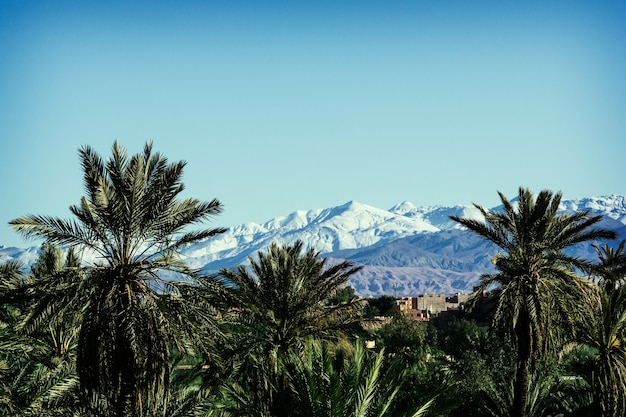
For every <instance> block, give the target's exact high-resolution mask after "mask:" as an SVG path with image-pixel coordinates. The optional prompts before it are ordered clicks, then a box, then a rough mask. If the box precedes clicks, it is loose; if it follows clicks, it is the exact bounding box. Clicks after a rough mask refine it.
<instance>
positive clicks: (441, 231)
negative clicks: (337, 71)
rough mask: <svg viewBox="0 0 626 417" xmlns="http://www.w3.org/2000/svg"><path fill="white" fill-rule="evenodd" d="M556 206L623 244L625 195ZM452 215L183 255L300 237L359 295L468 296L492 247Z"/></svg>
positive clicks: (290, 227) (315, 225)
mask: <svg viewBox="0 0 626 417" xmlns="http://www.w3.org/2000/svg"><path fill="white" fill-rule="evenodd" d="M560 208H561V210H562V211H563V212H571V211H576V210H589V211H590V212H592V213H594V214H601V215H603V220H602V222H601V224H600V226H602V227H605V228H609V229H612V230H615V231H616V232H617V233H618V235H619V239H620V240H622V239H626V196H620V195H611V196H602V197H589V198H582V199H576V200H563V201H562V202H561V207H560ZM498 209H500V207H494V208H491V210H498ZM450 215H456V216H461V217H473V218H480V217H481V215H480V212H479V211H478V210H477V209H476V208H475V207H473V206H461V205H458V206H454V207H443V206H429V207H418V206H415V205H414V204H412V203H409V202H406V201H405V202H402V203H400V204H397V205H395V206H393V207H391V208H390V209H388V210H384V209H379V208H376V207H372V206H369V205H366V204H361V203H358V202H356V201H349V202H347V203H346V204H343V205H340V206H336V207H331V208H326V209H313V210H308V211H296V212H293V213H291V214H289V215H287V216H281V217H276V218H274V219H272V220H270V221H268V222H266V223H263V224H256V223H247V224H242V225H239V226H236V227H232V228H230V229H229V230H227V231H226V232H225V233H223V234H221V235H218V236H216V237H213V238H210V239H208V240H206V241H203V242H198V243H196V244H193V245H189V246H187V247H186V248H184V250H183V251H182V253H183V256H184V257H185V258H186V260H187V262H188V263H189V264H190V265H191V266H192V267H195V268H201V269H203V270H204V271H207V272H214V271H218V270H219V269H220V268H223V267H226V268H232V267H234V266H235V265H239V264H246V263H247V262H248V257H249V256H252V257H253V258H254V257H256V254H257V252H258V251H259V250H263V249H264V248H266V247H267V246H268V245H269V244H270V243H272V242H277V243H279V244H285V243H293V242H295V241H296V240H302V241H303V242H304V243H305V245H307V246H310V247H313V248H315V249H316V250H317V251H319V252H320V254H321V256H322V257H324V258H327V261H328V262H329V263H332V262H339V261H341V260H349V261H352V262H354V263H356V264H358V265H362V266H363V268H362V269H361V270H360V271H359V272H358V273H356V274H355V275H353V276H352V278H351V280H350V285H351V286H352V287H354V289H355V291H356V293H357V294H359V295H362V296H380V295H383V294H387V295H395V296H415V295H419V294H425V293H444V294H455V293H466V292H470V291H471V290H472V288H473V287H474V286H475V285H476V284H477V283H478V281H479V280H480V276H481V274H483V273H489V272H492V271H493V265H492V264H491V258H492V257H493V256H494V255H495V253H496V249H495V247H494V246H493V245H492V244H491V243H489V242H487V241H485V240H483V239H481V238H479V237H477V236H475V235H474V234H473V233H471V232H468V231H467V230H464V229H463V228H462V227H460V225H459V224H457V223H455V222H453V221H452V220H450V218H449V216H450ZM602 243H604V242H602ZM608 243H609V244H611V242H608ZM38 250H39V248H37V247H31V248H26V249H21V248H5V247H2V246H0V262H2V261H6V260H9V259H18V260H20V261H22V262H23V263H24V264H26V265H28V264H30V263H32V262H33V261H34V260H35V259H36V258H37V255H38ZM572 252H573V253H574V254H575V255H576V256H580V257H582V258H585V259H593V260H595V259H597V255H596V252H595V250H594V249H593V248H592V247H591V246H590V245H589V244H583V245H578V246H576V247H574V248H572Z"/></svg>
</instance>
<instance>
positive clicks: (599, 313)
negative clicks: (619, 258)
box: [580, 286, 626, 417]
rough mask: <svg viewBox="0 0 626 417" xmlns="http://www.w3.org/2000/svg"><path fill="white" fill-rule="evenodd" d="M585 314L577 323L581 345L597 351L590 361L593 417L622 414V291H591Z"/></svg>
mask: <svg viewBox="0 0 626 417" xmlns="http://www.w3.org/2000/svg"><path fill="white" fill-rule="evenodd" d="M584 306H585V307H586V310H587V311H586V313H585V314H583V315H582V317H581V320H580V327H581V341H582V342H583V343H585V344H587V345H589V346H591V347H593V348H594V349H596V350H597V353H596V355H595V357H594V358H593V361H592V364H593V373H592V376H591V381H590V383H591V386H592V388H593V392H594V405H595V411H596V415H598V416H602V417H616V416H623V415H624V414H625V413H626V393H625V392H624V387H625V386H626V348H625V346H624V343H625V342H626V337H625V336H626V287H618V288H616V289H612V290H610V291H607V290H606V289H605V288H603V287H602V286H598V287H594V288H591V289H590V290H589V292H588V294H587V297H586V298H585V299H584Z"/></svg>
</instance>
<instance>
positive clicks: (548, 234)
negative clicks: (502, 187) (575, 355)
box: [451, 188, 615, 416]
mask: <svg viewBox="0 0 626 417" xmlns="http://www.w3.org/2000/svg"><path fill="white" fill-rule="evenodd" d="M499 195H500V199H501V201H502V205H503V210H502V211H491V212H489V211H487V210H486V209H484V208H483V207H481V206H479V205H476V204H475V207H476V208H477V209H478V210H480V212H481V213H482V215H483V216H484V220H477V219H471V218H460V217H457V216H451V219H452V220H454V221H457V222H459V223H460V224H462V225H463V226H465V227H467V228H468V229H470V230H471V231H473V232H475V233H477V234H478V235H480V236H482V237H483V238H485V239H488V240H490V241H491V242H493V243H495V244H496V245H497V246H498V248H499V249H500V252H499V253H498V254H497V255H496V256H495V257H494V259H493V263H494V265H495V267H496V271H497V272H496V273H494V274H487V275H483V277H482V282H481V286H480V288H479V290H478V291H477V293H482V292H483V291H485V290H486V289H487V288H490V287H494V286H495V287H496V293H497V297H498V301H497V306H496V311H495V314H494V325H496V326H499V327H500V328H503V329H506V330H507V331H508V332H509V333H510V334H511V335H512V336H513V337H514V340H515V343H516V346H517V375H516V381H515V394H514V402H513V410H512V411H513V415H514V416H524V415H525V414H526V402H527V398H526V395H527V387H528V382H529V381H528V375H529V367H533V364H534V362H535V360H536V358H538V357H539V356H541V355H542V354H543V353H544V352H546V351H547V350H548V349H549V347H550V342H552V341H553V340H554V336H555V334H554V333H555V332H556V331H558V329H559V328H560V327H561V326H560V325H561V324H563V323H564V321H566V320H567V318H568V317H569V315H570V313H571V311H572V308H573V307H572V306H573V303H574V302H575V300H576V297H580V296H581V294H582V292H581V290H582V289H583V288H584V287H585V286H586V285H587V283H586V282H585V281H584V280H583V279H582V278H580V277H579V276H578V275H576V273H575V272H574V271H575V269H576V268H584V267H588V266H589V263H588V262H586V261H583V260H581V259H578V258H576V257H574V256H570V255H567V254H566V253H565V252H564V251H565V249H567V248H569V247H571V246H572V245H575V244H577V243H581V242H586V241H593V240H596V239H607V238H609V239H612V238H614V237H615V233H614V232H612V231H609V230H605V229H601V228H591V226H593V225H595V224H596V223H597V222H599V221H600V220H601V216H594V215H591V214H590V213H589V212H587V211H577V212H574V213H561V214H560V213H559V212H558V209H559V204H560V202H561V193H557V194H553V193H552V192H551V191H548V190H543V191H541V192H540V193H539V194H538V195H537V196H536V197H535V196H534V195H533V194H532V193H531V191H530V190H528V189H524V188H520V189H519V195H518V201H517V203H516V204H515V203H513V202H510V201H509V200H508V199H507V198H506V197H505V196H504V195H503V194H502V193H499Z"/></svg>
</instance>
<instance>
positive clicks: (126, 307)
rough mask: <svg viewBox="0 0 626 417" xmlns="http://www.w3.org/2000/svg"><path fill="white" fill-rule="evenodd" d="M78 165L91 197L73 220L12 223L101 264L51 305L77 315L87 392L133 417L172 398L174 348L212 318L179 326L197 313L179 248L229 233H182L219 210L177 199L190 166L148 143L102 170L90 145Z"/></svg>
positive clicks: (56, 294) (63, 285) (66, 285)
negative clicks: (186, 289) (187, 293)
mask: <svg viewBox="0 0 626 417" xmlns="http://www.w3.org/2000/svg"><path fill="white" fill-rule="evenodd" d="M79 156H80V161H81V165H82V168H83V177H84V187H85V191H86V194H87V196H86V197H83V198H82V199H81V201H80V204H78V205H73V206H71V207H70V211H71V212H72V214H73V215H74V216H75V218H74V219H73V220H64V219H59V218H55V217H50V216H38V215H29V216H26V217H22V218H18V219H15V220H13V221H11V222H10V224H11V225H12V226H13V227H14V229H15V230H16V231H17V232H18V233H20V234H22V235H23V236H25V237H38V238H44V239H45V240H46V241H48V242H51V243H55V244H58V245H61V246H69V247H76V248H77V249H79V250H82V251H84V253H86V254H88V255H89V256H91V257H92V259H96V261H95V262H93V263H91V264H87V266H86V267H85V274H84V275H85V279H82V278H77V279H73V280H71V281H70V282H61V281H60V280H59V282H58V285H56V286H53V285H52V284H51V285H50V287H49V290H50V291H51V293H50V297H49V300H50V302H51V303H52V304H55V305H56V306H60V305H63V306H64V307H63V308H61V309H60V310H61V311H62V310H64V309H67V308H77V309H80V313H81V316H82V322H81V324H80V333H79V339H78V344H77V362H76V366H77V371H78V375H79V377H80V384H81V387H82V388H83V389H84V390H85V391H86V392H87V394H88V396H90V397H91V396H94V395H95V396H97V398H99V401H105V403H107V404H108V408H109V409H110V413H111V414H112V415H115V416H132V415H135V413H136V412H139V413H140V412H141V411H142V408H143V407H144V406H145V405H148V404H156V403H157V402H158V401H159V399H160V398H163V397H164V398H167V393H168V381H169V365H170V364H169V349H170V343H175V344H176V346H177V348H179V349H180V350H181V351H185V350H186V349H187V348H188V347H187V345H185V344H183V343H182V342H181V340H182V338H183V336H184V334H185V333H193V331H192V329H191V326H192V325H193V324H195V321H196V320H197V319H199V318H207V315H208V313H207V312H195V314H193V315H189V316H188V317H187V318H185V319H183V318H182V317H181V314H182V313H183V312H184V309H188V308H191V307H189V306H188V305H186V304H185V301H186V300H185V299H184V297H183V296H182V295H181V290H180V288H181V286H182V285H183V284H181V282H182V281H183V280H188V281H189V280H193V277H194V275H195V271H193V270H191V269H190V268H188V267H187V266H186V264H185V263H184V261H183V260H182V259H181V257H180V256H179V249H180V248H181V247H183V246H184V245H186V244H189V243H194V242H197V241H200V240H204V239H207V238H209V237H212V236H215V235H216V234H219V233H222V232H223V231H224V229H222V228H213V229H204V230H200V231H190V232H184V229H185V228H186V227H187V226H189V225H193V224H197V223H199V222H202V221H205V220H207V219H208V218H210V217H212V216H213V215H216V214H218V213H220V212H221V210H222V205H221V203H220V202H219V201H218V200H212V201H210V202H200V201H198V200H196V199H192V198H186V199H179V195H180V193H181V192H182V191H183V189H184V186H183V183H182V182H181V177H182V173H183V168H184V166H185V162H184V161H180V162H176V163H169V162H168V160H167V158H165V157H164V156H162V155H161V154H159V153H153V152H152V144H151V143H150V142H147V143H146V144H145V146H144V149H143V153H139V154H136V155H134V156H132V157H130V158H129V157H128V156H127V155H126V151H125V150H124V149H123V148H122V147H121V146H119V145H118V143H117V142H115V143H114V145H113V151H112V156H111V157H110V158H109V159H108V160H107V161H106V162H104V161H103V160H102V158H101V157H100V156H99V155H98V154H97V153H96V152H95V151H94V150H93V149H92V148H91V147H89V146H84V147H82V148H81V149H80V150H79ZM66 281H67V280H66ZM43 307H44V306H43V305H42V309H40V311H47V310H46V309H44V308H43ZM185 331H187V332H185Z"/></svg>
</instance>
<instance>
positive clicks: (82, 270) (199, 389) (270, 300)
mask: <svg viewBox="0 0 626 417" xmlns="http://www.w3.org/2000/svg"><path fill="white" fill-rule="evenodd" d="M79 155H80V160H81V165H82V168H83V175H84V184H85V193H86V197H84V198H83V199H81V201H80V203H79V204H78V205H75V206H72V207H70V210H71V212H72V214H73V215H74V219H72V220H63V219H57V218H52V217H46V216H34V215H31V216H26V217H23V218H19V219H15V220H13V221H12V222H11V224H12V225H13V227H14V228H15V230H16V231H17V232H18V233H21V234H23V235H24V236H26V237H38V238H43V239H44V240H45V243H44V244H43V246H42V248H41V251H40V255H39V259H38V260H37V262H35V263H34V265H33V266H32V267H30V268H29V269H28V270H26V269H25V268H24V266H23V265H20V264H18V263H16V262H8V263H5V264H2V265H0V414H1V415H4V416H94V417H95V416H103V417H104V416H107V417H109V416H110V417H124V416H142V417H144V416H145V417H148V416H172V417H175V416H181V417H182V416H259V417H260V416H267V417H269V416H421V415H424V416H447V417H454V416H470V417H471V416H506V415H513V416H623V415H625V414H626V393H625V389H624V387H625V386H626V351H625V348H624V338H625V336H626V285H624V282H625V281H626V253H625V252H624V242H622V243H621V244H619V245H617V246H615V247H613V246H609V245H608V244H607V243H604V242H602V240H604V239H612V238H614V237H615V236H614V233H613V232H611V231H608V230H603V229H601V228H598V227H597V223H598V221H599V220H600V218H599V217H597V216H592V215H590V214H589V213H587V212H582V211H581V212H576V213H573V214H560V213H557V208H558V205H559V202H560V199H561V195H560V194H558V193H557V194H553V193H552V192H550V191H542V192H540V193H539V194H538V195H536V196H535V195H533V194H532V193H531V192H530V191H529V190H526V189H523V188H521V189H520V190H519V195H518V199H517V201H516V202H515V203H512V202H510V201H509V200H508V199H507V198H506V197H505V196H504V195H502V194H501V195H500V197H501V200H502V203H503V207H504V209H503V211H501V212H489V211H487V210H485V209H484V208H482V207H480V206H477V208H478V209H479V210H480V211H481V212H482V214H483V216H484V221H477V220H472V219H465V218H456V217H455V218H453V220H455V221H457V222H459V223H461V224H462V225H464V226H466V227H467V229H468V230H469V231H468V233H471V232H474V233H477V234H479V235H480V236H482V237H484V238H486V239H488V240H490V241H491V242H493V243H494V244H495V245H497V247H498V248H499V253H498V255H497V256H496V257H495V258H494V260H493V262H494V265H495V267H496V272H495V273H493V274H486V275H484V276H483V278H482V285H481V286H480V287H479V288H477V290H476V292H475V294H474V295H473V297H472V299H471V300H470V302H469V303H468V304H467V305H466V306H465V308H464V309H463V310H461V311H458V313H457V314H456V316H455V317H454V318H453V319H452V320H443V319H441V318H436V317H435V318H433V319H431V320H430V321H424V322H422V321H415V320H412V319H410V318H409V316H408V315H405V314H403V313H402V312H401V311H400V310H399V309H398V308H397V305H396V303H395V299H394V298H393V297H390V296H383V297H380V298H377V299H370V300H365V299H361V298H359V297H358V296H357V295H355V294H354V290H353V289H352V288H351V287H349V286H347V283H348V280H349V278H350V276H351V275H352V274H353V273H354V272H356V271H357V270H358V269H359V268H358V267H356V266H355V265H353V264H352V263H350V262H343V263H338V264H330V263H328V262H327V261H326V260H325V259H322V258H320V256H319V253H318V252H316V251H315V249H313V248H308V249H307V248H304V245H303V243H302V242H296V243H295V244H292V245H282V246H281V245H279V244H273V245H271V246H270V247H268V248H267V249H266V250H265V251H262V252H260V253H258V254H257V255H256V256H255V257H253V258H251V259H249V264H246V265H245V266H244V265H241V266H238V267H236V268H234V269H223V270H222V271H220V273H219V274H215V275H209V276H207V275H205V274H203V273H202V272H201V271H197V270H193V269H191V268H189V267H188V266H187V265H186V264H185V262H184V259H182V258H181V256H180V255H179V249H180V248H181V247H183V246H185V245H187V244H191V243H195V242H200V241H203V240H205V239H210V238H211V237H212V236H215V235H217V234H219V233H221V232H223V230H224V229H221V228H209V229H202V230H193V231H189V230H187V229H188V228H189V227H190V226H194V225H197V224H200V223H201V222H203V221H205V220H208V219H210V218H212V217H213V216H215V215H217V214H219V213H220V212H221V210H222V206H221V204H220V202H219V201H217V200H213V201H210V202H201V201H198V200H195V199H191V198H187V199H182V198H181V196H180V193H181V192H182V191H183V184H182V181H181V179H182V173H183V168H184V163H183V162H178V163H169V162H168V160H167V159H166V158H165V157H164V156H162V155H160V154H159V153H154V152H153V151H152V147H151V145H150V144H149V143H148V144H146V146H145V148H144V150H143V152H142V153H140V154H137V155H134V156H131V157H129V156H127V155H126V153H125V151H124V149H123V148H121V147H120V146H119V145H118V144H117V143H116V144H114V146H113V151H112V155H111V157H110V158H108V159H107V160H106V161H104V160H102V158H101V157H100V156H99V155H97V154H96V153H95V152H94V151H93V150H92V149H91V148H90V147H84V148H81V150H80V152H79ZM579 243H585V244H589V245H592V247H593V248H595V250H596V252H597V254H598V258H597V262H595V263H593V262H588V261H584V260H581V259H577V258H573V257H571V256H568V255H567V251H566V249H567V248H568V247H569V246H571V245H574V244H579ZM81 254H87V255H89V259H96V261H95V262H86V261H84V260H81V257H80V256H79V255H81ZM381 316H385V317H386V318H385V319H380V317H381Z"/></svg>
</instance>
